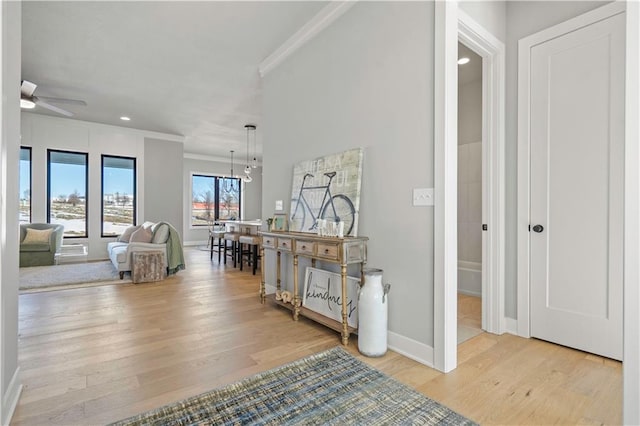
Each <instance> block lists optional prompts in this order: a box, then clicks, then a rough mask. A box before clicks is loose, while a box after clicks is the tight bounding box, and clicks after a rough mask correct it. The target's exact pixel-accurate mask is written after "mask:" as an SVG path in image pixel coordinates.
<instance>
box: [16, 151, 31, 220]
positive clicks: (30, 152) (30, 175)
mask: <svg viewBox="0 0 640 426" xmlns="http://www.w3.org/2000/svg"><path fill="white" fill-rule="evenodd" d="M23 149H24V150H27V151H29V223H32V222H33V203H31V198H32V195H33V148H32V147H30V146H23V145H21V146H20V151H22V150H23ZM21 157H22V156H21ZM20 161H22V158H21V159H20ZM18 167H20V166H19V165H18ZM20 183H21V182H18V186H20ZM21 195H22V194H20V195H19V196H18V199H19V197H20V196H21ZM18 221H19V219H18Z"/></svg>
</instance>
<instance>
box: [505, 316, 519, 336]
mask: <svg viewBox="0 0 640 426" xmlns="http://www.w3.org/2000/svg"><path fill="white" fill-rule="evenodd" d="M504 326H505V332H506V333H509V334H513V335H514V336H517V335H518V320H517V319H513V318H507V317H505V319H504Z"/></svg>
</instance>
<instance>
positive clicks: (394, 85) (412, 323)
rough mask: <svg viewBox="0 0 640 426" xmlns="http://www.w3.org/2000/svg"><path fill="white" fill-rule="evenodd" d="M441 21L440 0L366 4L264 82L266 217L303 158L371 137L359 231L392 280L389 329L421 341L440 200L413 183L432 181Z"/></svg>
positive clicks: (426, 327) (425, 336) (427, 342)
mask: <svg viewBox="0 0 640 426" xmlns="http://www.w3.org/2000/svg"><path fill="white" fill-rule="evenodd" d="M433 27H434V5H433V3H427V2H416V3H411V2H380V3H376V2H359V3H356V4H355V5H354V6H353V7H352V8H351V9H350V10H349V11H348V12H347V13H346V14H345V15H343V16H341V17H340V18H339V19H338V20H337V21H336V22H334V23H333V24H332V25H331V26H330V27H328V28H327V29H326V30H324V31H323V32H322V33H321V34H319V35H318V36H317V37H316V38H314V39H313V40H311V41H310V42H308V43H307V44H306V45H304V46H303V47H302V48H301V49H300V50H298V51H297V52H295V53H294V55H293V56H291V57H289V58H288V59H287V60H286V61H285V62H284V63H282V64H281V65H280V66H279V67H278V68H276V69H274V70H273V71H271V72H270V73H269V74H267V75H266V77H265V79H264V81H263V99H264V107H263V111H264V121H265V124H264V126H263V130H264V141H265V142H264V156H263V167H264V176H263V177H264V182H263V185H262V188H263V207H262V216H263V217H267V216H270V215H271V214H272V213H273V206H274V202H275V200H285V209H286V211H288V210H289V203H288V201H286V200H290V196H291V176H292V167H293V165H294V164H295V163H297V162H299V161H302V160H306V159H311V158H316V157H320V156H322V155H325V154H330V153H335V152H340V151H344V150H347V149H350V148H354V147H360V146H362V147H364V165H363V177H362V195H361V208H360V222H359V230H358V233H359V234H360V235H363V236H368V237H369V238H370V241H369V246H368V254H369V261H368V265H369V266H371V267H376V268H382V269H383V270H384V280H385V282H389V283H391V292H390V296H389V330H390V331H391V332H392V333H396V334H398V335H401V336H404V337H406V338H408V339H411V340H413V341H415V342H416V343H417V344H418V345H423V346H432V345H433V209H432V208H429V207H414V206H412V190H413V188H421V187H426V188H432V187H433V186H434V181H433V149H434V145H433V45H434V34H433ZM271 260H272V259H270V258H267V259H266V260H265V263H266V262H269V261H271ZM267 279H268V280H271V282H273V277H272V276H268V277H267Z"/></svg>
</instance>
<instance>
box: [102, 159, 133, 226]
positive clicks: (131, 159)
mask: <svg viewBox="0 0 640 426" xmlns="http://www.w3.org/2000/svg"><path fill="white" fill-rule="evenodd" d="M105 157H107V158H119V159H123V160H133V201H132V202H133V224H132V226H135V225H136V224H137V223H138V162H137V158H136V157H126V156H122V155H110V154H102V155H101V156H100V237H101V238H117V237H118V236H119V235H105V233H104V159H105Z"/></svg>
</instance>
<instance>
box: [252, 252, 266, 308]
mask: <svg viewBox="0 0 640 426" xmlns="http://www.w3.org/2000/svg"><path fill="white" fill-rule="evenodd" d="M260 258H261V259H262V267H261V268H260V303H262V304H263V305H264V302H265V299H266V298H267V295H266V289H265V285H264V269H265V268H264V248H263V247H262V244H261V245H260ZM253 270H254V272H255V266H254V269H253Z"/></svg>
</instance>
